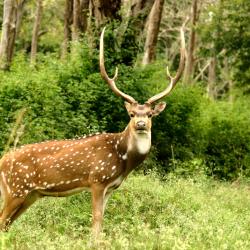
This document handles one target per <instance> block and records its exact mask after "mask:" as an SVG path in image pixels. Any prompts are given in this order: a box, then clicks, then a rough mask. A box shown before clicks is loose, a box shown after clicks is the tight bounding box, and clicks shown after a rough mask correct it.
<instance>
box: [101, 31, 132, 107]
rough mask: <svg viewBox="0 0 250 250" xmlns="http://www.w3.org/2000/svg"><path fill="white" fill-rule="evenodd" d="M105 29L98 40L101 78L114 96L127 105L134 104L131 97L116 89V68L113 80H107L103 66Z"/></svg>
mask: <svg viewBox="0 0 250 250" xmlns="http://www.w3.org/2000/svg"><path fill="white" fill-rule="evenodd" d="M105 28H106V27H104V28H103V30H102V34H101V38H100V72H101V76H102V78H103V79H104V80H105V81H106V82H107V83H108V85H109V87H110V88H111V89H112V90H113V92H114V93H115V94H116V95H118V96H121V97H122V98H124V99H125V100H126V101H127V102H129V103H134V102H136V101H135V99H134V98H133V97H132V96H129V95H127V94H125V93H123V92H122V91H120V90H119V89H118V88H117V87H116V84H115V80H116V79H117V76H118V68H117V67H116V69H115V75H114V77H113V78H109V76H108V74H107V72H106V69H105V65H104V42H103V40H104V32H105Z"/></svg>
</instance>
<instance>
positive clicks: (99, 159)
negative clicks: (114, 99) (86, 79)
mask: <svg viewBox="0 0 250 250" xmlns="http://www.w3.org/2000/svg"><path fill="white" fill-rule="evenodd" d="M104 31H105V28H104V29H103V31H102V34H101V38H100V72H101V76H102V78H103V79H104V80H105V81H106V82H107V83H108V85H109V87H110V88H111V89H112V90H113V92H114V93H115V94H116V95H118V96H120V97H122V98H123V99H125V101H126V102H125V106H126V109H127V111H128V114H129V116H130V121H129V123H128V125H127V127H126V128H125V130H124V131H123V132H120V133H102V134H95V135H89V136H86V137H83V138H80V139H72V140H59V141H56V140H54V141H47V142H42V143H37V144H30V145H25V146H22V147H21V148H19V149H16V150H12V151H10V152H9V153H7V154H6V155H4V156H3V158H2V159H1V163H0V164H1V168H0V189H1V197H2V200H3V208H2V211H1V214H0V216H1V217H0V226H1V229H2V230H7V229H8V228H9V226H10V224H11V223H12V222H13V221H14V220H15V219H17V218H18V217H19V216H20V215H21V214H22V213H23V212H24V211H25V210H26V209H27V208H28V207H29V206H30V205H32V203H34V202H35V201H36V200H37V199H38V198H41V197H44V196H54V197H62V196H68V195H72V194H75V193H78V192H81V191H82V190H89V191H90V192H91V194H92V215H93V222H92V223H93V224H92V230H93V234H94V236H98V234H99V232H100V231H101V224H102V220H103V214H104V209H105V205H106V203H107V200H108V197H109V195H110V194H111V193H112V191H113V190H114V189H116V188H118V187H119V186H120V184H121V183H122V181H123V180H124V179H125V178H126V177H127V175H128V174H129V173H130V172H131V171H132V170H133V169H134V168H135V167H136V166H138V165H139V164H140V163H142V162H143V160H144V159H145V158H146V156H147V154H148V153H149V150H150V147H151V122H152V121H151V119H152V117H154V116H157V115H158V114H159V113H161V112H162V111H163V110H164V109H165V106H166V104H165V103H164V102H160V103H158V104H156V105H154V103H155V102H156V101H158V100H159V99H162V98H163V97H165V96H167V95H169V93H170V92H171V91H172V89H173V88H174V87H175V85H176V83H177V82H178V80H179V79H180V77H181V74H182V72H183V69H184V65H185V39H184V31H183V27H182V28H181V29H180V36H181V50H180V63H179V67H178V70H177V73H176V75H175V77H172V76H170V74H169V71H168V70H167V75H168V76H169V78H170V84H169V85H168V86H167V87H166V89H165V90H164V91H162V92H161V93H159V94H157V95H155V96H153V97H151V98H149V99H148V100H147V101H146V102H145V103H144V104H142V105H141V104H139V103H138V102H137V101H136V100H135V99H134V98H133V97H131V96H129V95H127V94H125V93H123V92H122V91H121V90H119V89H118V88H117V86H116V84H115V80H116V78H117V75H118V69H117V68H116V72H115V76H114V77H113V78H109V76H108V75H107V73H106V70H105V66H104V42H103V39H104Z"/></svg>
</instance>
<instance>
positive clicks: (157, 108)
mask: <svg viewBox="0 0 250 250" xmlns="http://www.w3.org/2000/svg"><path fill="white" fill-rule="evenodd" d="M165 108H166V103H165V102H160V103H158V104H156V105H155V107H154V110H153V116H157V115H159V114H160V113H161V112H162V111H163V110H164V109H165Z"/></svg>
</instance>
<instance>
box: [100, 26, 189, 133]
mask: <svg viewBox="0 0 250 250" xmlns="http://www.w3.org/2000/svg"><path fill="white" fill-rule="evenodd" d="M184 25H185V24H183V26H182V27H181V29H180V36H181V49H180V63H179V67H178V70H177V73H176V75H175V77H172V76H171V75H170V73H169V70H168V67H167V75H168V77H169V79H170V84H169V85H168V86H167V87H166V89H165V90H163V91H162V92H160V93H159V94H157V95H155V96H153V97H151V98H149V99H148V100H147V101H146V102H145V103H144V104H142V105H141V104H139V103H138V102H137V101H136V100H135V99H134V98H133V97H132V96H130V95H128V94H125V93H123V92H122V91H121V90H119V89H118V88H117V86H116V84H115V81H116V79H117V77H118V68H116V70H115V75H114V77H113V78H110V77H109V76H108V75H107V72H106V69H105V65H104V42H103V40H104V33H105V28H104V29H103V31H102V34H101V39H100V72H101V76H102V78H103V79H104V80H105V81H106V82H107V83H108V85H109V87H110V88H111V90H112V91H113V92H114V93H115V94H116V95H117V96H120V97H122V98H123V99H124V100H125V101H126V102H125V106H126V109H127V111H128V114H129V116H130V122H129V125H128V126H129V127H130V129H131V131H134V133H137V134H147V133H149V132H150V130H151V124H152V122H151V118H152V117H154V116H157V115H158V114H160V113H161V112H162V111H163V110H164V109H165V107H166V103H165V102H160V103H158V104H155V103H156V102H157V101H159V100H160V99H162V98H164V97H166V96H168V95H169V94H170V93H171V91H172V90H173V88H174V87H175V86H176V83H177V82H178V81H179V79H180V77H181V75H182V72H183V70H184V67H185V37H184Z"/></svg>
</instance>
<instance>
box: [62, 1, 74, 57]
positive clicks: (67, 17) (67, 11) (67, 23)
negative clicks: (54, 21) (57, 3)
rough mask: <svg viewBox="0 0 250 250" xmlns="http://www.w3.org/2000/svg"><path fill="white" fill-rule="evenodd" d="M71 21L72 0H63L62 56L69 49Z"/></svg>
mask: <svg viewBox="0 0 250 250" xmlns="http://www.w3.org/2000/svg"><path fill="white" fill-rule="evenodd" d="M72 23H73V0H65V8H64V39H63V47H62V57H63V58H64V57H65V56H66V54H67V52H68V50H69V41H70V40H71V25H72Z"/></svg>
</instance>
